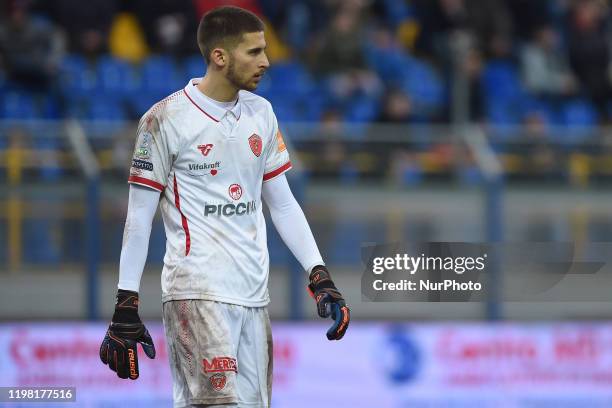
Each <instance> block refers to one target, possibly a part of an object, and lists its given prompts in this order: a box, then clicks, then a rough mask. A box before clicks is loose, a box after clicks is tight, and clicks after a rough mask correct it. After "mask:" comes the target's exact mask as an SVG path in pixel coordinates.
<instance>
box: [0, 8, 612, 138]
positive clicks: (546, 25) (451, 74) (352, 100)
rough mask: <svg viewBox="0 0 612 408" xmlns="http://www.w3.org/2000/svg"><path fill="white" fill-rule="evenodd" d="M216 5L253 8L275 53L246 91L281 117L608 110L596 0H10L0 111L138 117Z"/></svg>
mask: <svg viewBox="0 0 612 408" xmlns="http://www.w3.org/2000/svg"><path fill="white" fill-rule="evenodd" d="M224 4H233V5H237V6H240V7H244V8H246V9H249V10H251V11H253V12H255V13H256V14H257V15H259V16H261V17H262V19H264V21H265V23H266V27H267V28H266V30H267V31H266V36H267V41H268V53H269V57H270V59H271V62H272V64H273V65H272V67H271V69H270V71H269V74H268V75H267V77H266V79H265V81H263V82H262V84H261V86H260V89H259V90H258V92H259V93H260V94H262V95H263V96H266V97H267V98H269V99H270V100H271V101H272V103H273V104H275V102H276V104H275V106H276V108H277V115H278V116H279V119H281V120H284V121H311V122H312V121H320V122H326V121H332V122H333V121H335V120H337V121H344V122H359V123H369V122H392V123H447V122H450V121H454V120H471V121H476V122H481V123H487V124H491V125H498V126H504V125H514V124H527V125H533V126H536V127H537V126H538V125H541V124H549V125H563V126H592V125H596V124H601V123H604V124H605V123H608V122H609V121H610V118H611V117H612V106H611V104H610V92H611V91H610V90H611V86H610V84H611V80H612V65H611V64H610V63H611V46H612V41H610V39H611V38H612V37H611V35H612V31H611V30H610V28H611V27H610V21H611V18H610V16H611V14H610V7H609V4H608V2H607V1H605V0H294V1H284V0H235V1H223V0H87V1H80V0H38V1H37V0H8V1H5V2H3V8H2V10H1V20H2V22H1V23H0V98H2V104H1V105H0V117H4V118H18V119H32V118H37V117H42V118H58V117H67V116H75V117H79V118H83V119H109V120H117V119H119V120H121V119H135V118H138V117H139V116H140V115H141V114H142V113H143V112H144V110H146V109H147V108H148V107H149V106H150V105H151V104H152V103H154V102H155V101H156V100H158V99H159V98H161V97H163V96H164V95H166V94H168V93H170V92H173V91H174V90H176V89H177V88H180V87H182V86H183V84H184V83H186V81H187V79H188V78H190V77H195V76H201V75H203V73H204V71H205V66H204V62H203V60H202V58H201V56H200V55H198V50H197V44H196V41H195V33H196V30H197V25H198V22H199V19H200V17H201V16H202V15H203V14H204V13H205V12H206V11H208V10H210V9H212V8H214V7H216V6H219V5H224ZM457 83H461V84H462V86H461V87H458V86H455V85H456V84H457ZM456 92H461V93H460V95H459V98H457V95H456V94H455V93H456ZM280 102H282V103H280ZM453 104H461V105H464V106H462V107H461V109H456V106H455V108H454V107H453ZM458 112H459V113H458Z"/></svg>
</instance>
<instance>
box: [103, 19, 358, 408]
mask: <svg viewBox="0 0 612 408" xmlns="http://www.w3.org/2000/svg"><path fill="white" fill-rule="evenodd" d="M198 45H199V47H200V50H201V51H202V55H203V57H204V59H205V61H206V63H207V64H206V65H207V71H206V74H205V76H204V77H203V78H193V79H191V80H189V82H188V83H187V84H186V85H185V87H184V88H183V89H181V90H179V91H177V92H175V93H174V94H172V95H170V96H169V97H167V98H166V99H164V100H162V101H160V102H159V103H157V104H155V105H154V106H153V107H152V108H151V109H150V110H149V111H148V112H147V113H145V115H144V116H143V117H142V119H141V121H140V124H139V126H138V131H137V141H136V148H135V151H134V155H133V160H132V166H131V169H130V176H129V179H128V181H129V183H130V191H129V203H128V211H127V219H126V224H125V230H124V238H123V246H122V250H121V259H120V266H119V283H118V288H119V290H118V293H117V300H116V306H115V313H114V315H113V318H112V322H111V324H110V327H109V328H108V331H107V333H106V336H105V337H104V340H103V342H102V346H101V347H100V358H101V360H102V362H103V363H104V364H107V365H108V366H109V368H110V369H111V370H113V371H115V372H116V373H117V375H118V376H119V377H121V378H130V379H136V378H138V375H139V368H138V353H137V344H138V343H141V345H142V347H143V349H144V352H145V354H146V355H147V356H148V357H149V358H154V357H155V346H154V345H153V341H152V339H151V336H150V335H149V333H148V332H147V329H146V328H145V326H144V325H143V323H142V322H141V320H140V318H139V316H138V290H139V286H140V279H141V276H142V271H143V268H144V264H145V260H146V257H147V251H148V242H149V236H150V232H151V224H152V221H153V217H154V215H155V211H156V209H157V207H158V205H159V207H160V208H161V213H162V216H163V220H164V227H165V231H166V253H165V256H164V268H163V271H162V303H163V310H162V314H163V322H164V329H165V335H166V340H167V344H168V354H169V358H170V366H171V372H172V377H173V400H174V406H175V407H187V406H188V407H191V406H206V407H212V406H219V405H222V406H224V407H236V406H239V407H269V405H270V396H271V386H272V335H271V330H270V319H269V317H268V311H267V307H266V306H267V304H268V303H269V296H268V276H269V259H268V249H267V242H266V225H265V220H264V216H263V213H262V209H261V208H262V199H263V200H265V202H266V203H267V205H268V207H269V209H270V215H271V218H272V222H273V223H274V226H275V227H276V229H277V230H278V232H279V234H280V236H281V238H282V239H283V241H284V242H285V244H286V245H287V246H288V247H289V249H290V250H291V252H292V253H293V254H294V255H295V257H296V258H297V260H298V261H299V262H300V264H301V265H302V267H303V268H304V269H305V270H306V271H307V273H308V274H309V284H308V289H309V291H310V292H311V294H312V296H313V297H314V299H315V301H316V306H317V311H318V314H319V316H321V317H324V318H328V317H331V318H332V320H333V323H332V324H331V327H330V329H329V330H328V331H327V338H328V339H330V340H339V339H341V338H342V336H343V335H344V333H345V332H346V329H347V327H348V325H349V320H350V316H349V309H348V307H347V306H346V303H345V301H344V299H343V297H342V295H341V294H340V292H339V291H338V289H337V288H336V286H335V285H334V282H333V281H332V278H331V276H330V274H329V272H328V270H327V269H326V267H325V264H324V263H323V260H322V258H321V255H320V253H319V250H318V248H317V245H316V243H315V240H314V238H313V236H312V233H311V231H310V228H309V226H308V222H307V221H306V218H305V216H304V213H303V212H302V209H301V208H300V206H299V205H298V203H297V202H296V200H295V198H294V197H293V194H292V193H291V190H290V188H289V185H288V183H287V180H286V178H285V174H284V173H285V172H286V171H287V170H289V169H290V168H291V162H290V160H289V154H288V152H287V148H286V146H285V143H284V141H283V136H282V134H281V131H280V130H279V126H278V123H277V120H276V116H275V115H274V112H273V110H272V107H271V105H270V103H269V102H268V101H266V100H265V99H263V98H262V97H259V96H257V95H255V94H253V93H251V91H253V90H255V89H256V88H257V85H258V84H259V81H260V80H261V78H262V77H263V75H264V73H265V71H266V69H267V68H268V66H269V63H268V59H267V57H266V54H265V48H266V42H265V38H264V26H263V23H262V22H261V20H260V19H259V18H258V17H257V16H255V15H254V14H252V13H250V12H248V11H246V10H243V9H240V8H237V7H221V8H217V9H214V10H212V11H210V12H209V13H207V14H205V15H204V16H203V17H202V20H201V22H200V26H199V28H198ZM160 80H163V78H160Z"/></svg>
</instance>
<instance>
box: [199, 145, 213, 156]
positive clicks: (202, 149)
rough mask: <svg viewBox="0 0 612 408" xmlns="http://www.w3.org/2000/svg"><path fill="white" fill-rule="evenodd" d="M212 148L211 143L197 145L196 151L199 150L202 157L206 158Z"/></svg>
mask: <svg viewBox="0 0 612 408" xmlns="http://www.w3.org/2000/svg"><path fill="white" fill-rule="evenodd" d="M212 148H213V145H212V143H208V144H202V145H198V150H200V152H202V154H203V155H204V156H208V153H210V151H211V150H212Z"/></svg>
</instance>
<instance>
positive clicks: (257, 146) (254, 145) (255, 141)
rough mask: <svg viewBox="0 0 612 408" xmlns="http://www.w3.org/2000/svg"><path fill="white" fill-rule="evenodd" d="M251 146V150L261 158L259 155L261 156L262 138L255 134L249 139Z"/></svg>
mask: <svg viewBox="0 0 612 408" xmlns="http://www.w3.org/2000/svg"><path fill="white" fill-rule="evenodd" d="M249 146H251V150H252V151H253V154H254V155H255V156H257V157H259V155H261V146H262V143H261V137H259V136H258V135H256V134H255V133H253V134H252V135H251V137H249Z"/></svg>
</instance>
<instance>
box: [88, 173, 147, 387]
mask: <svg viewBox="0 0 612 408" xmlns="http://www.w3.org/2000/svg"><path fill="white" fill-rule="evenodd" d="M158 203H159V191H156V190H153V189H150V188H147V187H142V186H138V185H130V196H129V202H128V212H127V217H126V221H125V229H124V232H123V246H122V248H121V260H120V262H119V285H118V290H117V298H116V303H115V313H114V314H113V319H112V321H111V324H110V326H109V328H108V330H107V332H106V336H104V340H103V341H102V345H101V346H100V359H101V360H102V362H103V363H104V364H107V365H108V366H109V368H110V369H111V370H113V371H115V372H116V373H117V376H119V377H120V378H130V379H132V380H135V379H137V378H138V376H139V372H138V350H137V347H136V344H137V343H140V344H141V345H142V348H143V350H144V352H145V354H146V355H147V356H148V357H149V358H155V345H154V344H153V339H152V338H151V336H150V335H149V332H148V331H147V329H146V327H145V326H144V324H143V323H142V321H141V320H140V316H138V303H139V299H138V289H139V287H140V278H141V277H142V270H143V268H144V264H145V261H146V259H147V251H148V248H149V237H150V235H151V225H152V222H153V217H154V216H155V211H156V210H157V204H158Z"/></svg>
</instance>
